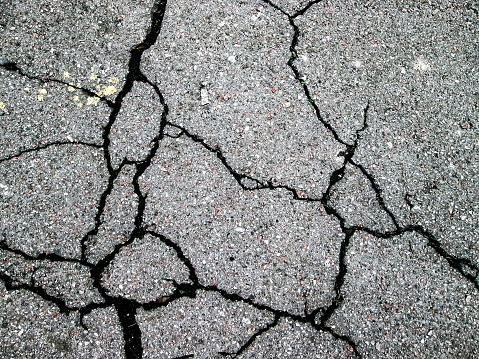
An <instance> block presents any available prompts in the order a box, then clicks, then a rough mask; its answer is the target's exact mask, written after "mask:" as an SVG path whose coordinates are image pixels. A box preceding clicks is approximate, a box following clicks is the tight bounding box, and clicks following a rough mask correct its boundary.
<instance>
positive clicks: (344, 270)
mask: <svg viewBox="0 0 479 359" xmlns="http://www.w3.org/2000/svg"><path fill="white" fill-rule="evenodd" d="M263 2H265V3H267V4H269V5H270V6H271V7H273V8H274V9H275V10H277V11H279V12H281V13H282V14H283V15H285V16H286V17H287V18H288V22H289V25H290V26H291V27H292V29H293V39H292V42H291V45H290V52H291V57H290V58H289V60H288V62H287V65H288V66H289V68H290V69H291V71H292V72H293V74H294V77H295V79H296V80H297V81H298V83H299V84H300V85H301V88H302V89H303V92H304V94H305V95H306V97H307V99H308V101H309V104H310V105H311V106H312V108H313V110H314V113H315V114H316V118H317V120H318V121H319V123H320V124H321V125H322V126H323V127H324V128H325V129H326V130H327V131H328V133H329V134H330V135H332V136H333V138H334V139H335V141H337V142H338V143H339V144H341V145H343V146H345V151H344V152H342V153H341V154H340V155H341V156H342V157H343V158H344V160H343V162H342V165H341V167H340V168H338V169H336V170H334V171H333V172H332V173H331V175H330V177H329V184H328V187H327V189H326V190H325V191H324V193H323V195H322V196H321V197H320V198H314V197H311V196H306V195H303V194H302V192H300V191H299V190H298V189H296V188H294V187H291V186H288V185H277V184H275V183H274V182H273V181H262V180H259V179H257V178H254V177H252V176H249V175H247V174H244V173H239V172H238V171H236V170H235V169H234V168H233V167H232V166H231V165H230V164H229V163H228V161H227V159H226V157H225V155H224V153H223V152H222V151H221V149H220V148H219V147H213V146H210V145H209V144H207V143H206V141H205V140H204V139H202V138H201V137H200V136H198V135H196V134H192V133H191V132H190V131H188V130H187V129H186V128H184V127H182V126H179V125H177V124H175V123H172V122H170V121H168V119H167V116H168V105H167V103H166V101H165V98H164V96H163V94H162V92H161V91H160V88H159V87H158V85H157V84H155V83H153V82H152V81H150V80H149V79H148V78H147V77H146V76H145V75H144V74H143V73H142V72H141V70H140V62H141V57H142V55H143V53H144V51H146V50H147V49H148V48H150V47H151V46H152V45H154V44H155V43H156V41H157V38H158V35H159V34H160V31H161V27H162V22H163V17H164V14H165V9H166V5H167V0H159V1H156V2H155V4H154V5H153V9H152V16H151V26H150V28H149V30H148V32H147V35H146V37H145V38H144V40H143V41H142V42H141V43H140V44H138V45H136V46H135V47H133V48H132V49H131V50H130V53H131V56H130V60H129V64H128V74H127V76H126V82H125V84H124V86H123V88H122V90H121V91H120V92H119V93H118V95H117V96H116V98H115V100H114V101H110V100H108V99H106V98H103V97H101V98H100V99H101V100H102V101H104V102H105V103H106V104H107V105H108V106H109V107H110V108H111V112H110V116H109V120H108V123H107V125H106V126H105V128H104V129H103V133H102V138H103V143H102V144H101V145H98V144H92V143H87V142H79V141H78V142H71V141H70V142H52V143H48V144H42V145H38V146H36V147H34V148H31V149H26V150H23V151H20V152H18V153H17V154H15V155H12V156H9V157H7V158H3V159H0V163H2V162H5V161H9V160H12V159H14V158H15V157H19V156H21V155H22V154H25V153H29V152H33V151H38V150H41V149H45V148H48V147H51V146H64V145H83V146H90V147H94V148H101V149H102V150H103V154H104V158H105V163H106V167H107V169H108V173H109V177H108V184H107V188H106V189H105V190H104V191H103V193H102V194H101V196H100V200H99V203H98V207H97V213H96V216H95V220H94V222H95V227H94V229H92V230H91V231H89V232H88V233H87V234H86V235H85V236H84V237H83V238H82V239H81V249H82V251H81V253H82V254H81V258H79V259H78V258H66V257H62V256H60V255H57V254H53V253H41V254H38V255H36V256H34V255H30V254H27V253H25V252H23V251H21V250H19V249H14V248H11V247H10V246H9V245H7V243H6V241H5V240H3V241H0V249H1V250H4V251H7V252H10V253H12V254H15V255H19V256H21V257H22V258H23V259H25V260H28V261H44V260H48V261H51V262H70V263H75V264H79V265H82V266H85V267H87V268H88V269H89V270H90V274H91V277H92V278H93V286H94V287H95V288H96V289H97V290H98V292H99V293H100V295H101V296H102V298H103V302H102V303H90V304H88V305H86V306H83V307H70V306H68V305H66V303H65V302H64V301H63V300H61V299H59V298H57V297H55V296H53V295H50V294H48V293H47V292H46V290H45V289H43V288H42V287H39V286H35V285H34V283H33V281H32V283H29V284H26V283H19V282H17V281H16V280H15V279H14V278H12V277H11V276H10V275H7V274H0V279H1V280H2V281H3V282H4V283H5V287H6V289H7V290H18V289H23V290H27V291H29V292H32V293H34V294H36V295H38V296H40V297H41V298H43V299H44V300H46V301H48V302H50V303H53V304H55V305H56V306H57V307H58V308H59V310H60V311H61V312H62V313H69V312H74V311H78V312H79V313H80V324H81V325H82V326H83V327H85V328H86V326H85V325H84V324H83V318H84V316H85V315H87V314H89V313H91V312H92V311H93V310H95V309H98V308H106V307H112V306H113V307H114V308H115V310H116V312H117V315H118V319H119V322H120V325H121V327H122V330H123V338H124V350H125V356H126V358H128V359H130V358H142V356H143V348H142V334H141V330H140V327H139V325H138V323H137V319H136V314H137V310H138V309H139V308H141V309H143V310H146V311H151V310H154V309H158V308H160V307H165V306H167V305H169V304H170V303H172V302H173V301H175V300H177V299H180V298H195V297H196V294H197V292H198V291H207V292H214V293H217V294H219V295H221V297H223V298H224V299H226V300H228V301H231V302H240V303H244V304H246V305H249V306H251V307H253V308H255V309H257V310H260V311H266V312H268V313H270V314H272V315H273V316H274V320H273V321H271V322H270V323H268V324H266V325H265V326H264V327H262V328H261V329H259V330H257V331H256V332H255V333H253V334H252V335H251V336H250V337H249V338H248V339H247V340H246V341H245V343H244V344H243V345H242V346H241V347H240V349H239V350H238V351H237V352H235V353H226V352H220V353H218V354H219V355H222V356H235V357H236V356H238V355H240V354H242V353H243V352H244V351H245V350H247V349H248V348H249V347H250V346H251V345H252V344H253V343H254V342H255V340H256V339H257V338H258V337H260V336H261V335H263V334H265V333H266V332H267V331H269V330H270V329H272V328H274V327H275V326H276V325H277V324H278V322H279V320H280V319H281V318H288V319H291V320H293V321H296V322H298V323H305V324H309V325H311V326H312V327H313V328H314V329H316V330H317V331H321V332H326V333H329V334H331V335H332V336H333V337H334V338H336V339H337V340H340V341H343V342H345V343H347V344H348V345H349V346H350V347H351V348H352V351H353V352H354V354H355V355H356V356H357V357H358V358H361V354H360V352H359V350H358V347H357V344H356V343H355V342H354V341H353V340H352V339H351V338H350V337H349V336H346V335H342V334H338V333H336V332H335V331H334V330H333V328H331V327H330V326H328V321H329V320H330V319H331V318H332V316H333V315H334V314H335V311H336V310H337V309H338V308H340V307H341V305H342V303H343V301H344V295H343V292H342V291H343V285H344V282H345V279H346V276H347V274H348V267H347V259H346V257H347V252H348V248H349V246H350V244H351V243H350V242H351V239H352V238H353V236H354V235H355V233H356V232H362V231H364V232H367V233H370V234H372V235H374V236H376V237H379V238H392V237H395V236H400V235H402V234H404V233H411V232H413V233H417V234H419V235H421V236H422V237H424V238H426V239H427V241H428V243H429V245H430V246H431V247H432V248H433V249H434V250H435V252H436V253H437V254H438V255H439V256H441V257H442V258H444V259H445V260H446V261H447V262H448V264H449V265H450V266H451V267H452V268H454V269H455V270H457V271H458V272H459V273H461V275H462V276H464V278H466V279H467V280H468V281H470V282H471V283H472V284H473V285H474V286H475V287H476V289H478V290H479V282H478V279H479V268H478V267H477V266H475V265H474V264H473V263H472V261H470V260H468V259H464V258H458V257H455V256H453V255H451V254H449V253H448V252H447V251H446V250H445V249H444V247H443V246H442V245H441V243H440V242H439V241H438V240H437V239H436V238H435V237H434V235H433V234H432V233H430V232H429V231H427V230H426V229H424V227H422V226H412V225H409V226H401V225H400V224H399V222H398V221H397V219H396V217H395V215H394V214H393V212H392V211H391V210H390V209H389V208H388V207H387V205H386V202H385V200H384V199H383V196H382V191H381V188H380V186H379V184H378V183H377V181H376V179H375V178H374V176H373V175H371V174H370V173H369V172H368V170H367V169H366V168H365V167H364V166H363V165H361V164H359V163H357V162H356V161H355V160H354V159H353V157H354V155H355V151H356V149H357V147H358V146H359V142H360V139H361V134H362V133H363V132H364V131H366V130H367V128H368V122H367V121H368V111H369V109H370V104H369V102H368V103H367V104H366V105H365V108H364V116H363V125H362V127H361V128H360V129H358V130H357V131H356V135H355V140H354V142H353V143H352V144H351V143H347V142H345V141H343V140H342V139H341V138H340V136H339V134H338V132H337V131H336V129H335V128H334V127H333V126H332V125H331V124H330V123H328V122H327V121H326V120H325V119H324V118H323V117H322V115H321V112H320V110H319V107H318V105H317V104H316V102H315V101H314V99H313V98H312V95H311V92H310V90H309V88H308V85H307V84H306V83H305V81H304V80H303V79H304V77H303V75H302V74H301V73H300V71H299V70H298V68H297V67H296V66H295V64H294V62H295V60H296V59H297V58H298V54H297V51H296V46H297V44H298V41H299V36H300V30H299V27H298V26H297V25H296V24H295V18H296V17H298V16H300V15H303V14H305V13H306V11H307V10H308V9H310V8H311V6H313V5H314V4H316V3H318V1H310V2H309V3H308V4H307V5H306V6H305V7H304V8H302V9H300V10H298V11H296V12H295V13H294V14H293V15H290V14H288V13H287V12H285V11H284V10H283V9H281V8H280V7H279V6H277V5H275V4H273V3H272V2H271V1H270V0H263ZM476 13H477V12H476ZM0 66H1V67H3V68H5V69H6V70H9V71H15V72H17V73H19V74H20V75H22V76H26V77H28V78H30V79H34V80H38V81H41V82H49V81H52V82H57V83H61V84H65V85H68V84H67V83H65V82H63V81H60V80H56V79H48V78H46V79H44V78H39V77H36V76H33V75H30V74H27V73H26V72H24V71H23V70H21V69H19V68H18V67H17V65H15V64H14V63H4V64H2V65H0ZM135 82H143V83H146V84H148V85H150V86H151V87H152V88H153V89H154V91H155V93H156V94H157V96H158V98H159V100H160V103H161V105H162V106H163V111H162V115H161V123H160V129H159V132H158V134H157V135H156V136H155V137H154V138H153V139H152V140H151V148H150V150H149V153H148V155H147V156H146V158H145V159H143V160H140V161H131V160H126V159H123V161H122V162H121V164H120V165H119V167H118V168H113V166H112V163H111V162H112V161H111V155H110V152H109V146H110V132H111V129H112V127H113V125H114V124H115V121H116V120H117V116H118V114H119V112H120V109H121V107H122V104H123V100H124V99H125V97H126V96H127V94H128V93H130V91H131V90H132V88H133V85H134V83H135ZM78 89H80V90H81V91H83V92H84V93H85V94H87V95H89V96H97V95H96V94H95V93H94V92H93V91H90V90H88V89H85V88H78ZM167 126H171V127H174V128H176V129H177V130H179V133H178V134H177V135H169V134H165V128H166V127H167ZM182 136H184V137H187V138H188V139H190V140H191V141H193V142H195V143H198V144H200V145H201V146H202V147H203V148H204V149H205V150H207V151H209V152H211V153H213V154H214V155H215V156H216V158H217V159H218V161H220V163H221V164H222V165H223V166H224V168H226V169H227V171H228V173H229V174H230V175H231V176H232V177H233V178H234V179H235V180H236V182H237V183H238V185H239V186H240V187H241V188H242V189H243V190H245V191H255V190H259V189H268V190H277V189H283V190H286V191H288V192H289V193H290V194H291V195H292V198H293V199H294V200H298V201H309V202H319V203H321V205H322V207H323V208H324V210H325V211H326V213H327V214H328V215H329V216H331V217H333V218H334V219H335V220H337V221H338V222H339V226H340V228H341V231H342V234H343V235H344V238H343V239H342V242H341V246H340V251H339V255H338V257H339V258H338V261H339V270H338V272H337V274H336V277H335V281H334V298H333V300H332V302H331V304H329V305H327V306H325V307H319V308H316V309H314V310H312V311H311V312H309V313H308V312H307V311H306V310H305V312H304V315H296V314H293V313H290V312H288V311H284V310H279V309H276V308H273V307H271V306H268V305H265V304H259V303H257V302H255V301H254V300H253V299H250V298H244V297H242V296H240V295H238V294H236V293H230V292H228V291H227V290H225V289H222V288H219V287H218V286H216V285H204V284H202V283H201V281H200V278H198V275H197V272H196V268H195V267H194V265H193V264H192V262H191V261H190V259H189V258H188V257H187V255H186V254H185V252H184V250H183V249H182V248H181V246H180V245H178V244H177V243H175V242H174V241H173V240H171V239H170V238H167V237H166V236H164V235H163V234H161V233H157V232H154V231H151V230H147V229H146V228H145V224H144V220H143V216H144V213H145V208H146V200H147V196H148V194H147V193H146V194H145V193H143V192H142V191H141V185H140V183H139V179H140V177H141V176H142V175H143V174H144V173H145V171H146V170H147V169H148V168H149V166H150V165H151V163H152V161H153V158H154V157H155V155H156V154H157V151H158V149H159V146H160V141H162V140H163V139H164V138H165V137H171V138H179V137H182ZM125 165H133V166H134V167H135V169H136V171H135V173H134V175H133V181H132V184H133V188H134V193H135V195H136V196H137V198H138V204H137V209H136V216H135V219H134V229H133V230H132V231H131V233H130V235H129V238H128V239H127V240H126V241H124V242H123V243H121V244H118V245H116V246H115V248H114V249H113V250H112V251H111V252H110V253H109V254H108V255H106V256H105V257H104V258H102V259H101V260H100V261H98V263H97V264H95V265H94V264H92V263H90V262H89V261H88V258H87V241H88V239H89V238H90V237H91V236H94V235H96V234H97V233H98V231H99V228H100V226H101V221H102V216H103V214H104V212H105V207H106V201H107V198H108V196H109V195H110V194H111V192H112V190H113V185H114V182H115V180H116V179H117V178H118V176H119V174H120V172H121V170H122V169H123V167H124V166H125ZM347 165H350V166H354V167H356V168H357V169H359V170H360V172H361V173H362V174H363V175H364V176H365V177H366V178H367V179H368V182H369V184H370V186H371V188H372V189H373V190H374V192H375V199H376V201H377V202H378V203H379V205H380V207H381V209H382V210H383V211H384V212H385V213H386V214H387V215H388V217H389V218H390V219H391V220H392V222H393V223H394V227H395V229H394V230H392V231H385V232H380V231H375V230H373V229H370V228H368V227H363V226H347V225H346V220H345V218H344V217H343V216H341V215H340V213H339V212H338V210H337V209H336V208H334V206H333V205H332V204H331V203H330V195H331V192H332V189H333V188H334V186H336V185H337V184H338V183H339V182H340V181H341V180H342V179H343V178H344V175H345V170H346V166H347ZM406 202H408V204H410V201H409V200H408V199H406ZM145 235H151V236H153V237H155V238H157V239H158V240H159V241H161V242H162V243H163V244H164V245H166V246H167V247H169V248H170V249H172V250H173V251H174V252H175V253H176V257H177V258H178V259H179V260H180V261H181V262H182V263H183V265H184V266H185V267H186V268H187V270H188V279H189V281H190V282H188V283H178V282H176V281H175V280H173V279H166V280H168V281H170V282H171V283H172V284H173V286H174V291H173V293H172V294H171V295H168V296H163V297H160V298H157V299H156V300H153V301H150V302H147V303H140V302H138V301H135V300H131V299H126V298H123V297H118V296H113V295H111V294H110V293H108V292H107V290H106V289H105V287H104V285H103V283H102V278H103V274H104V273H105V270H106V269H107V267H108V266H109V265H110V264H111V263H112V262H113V261H114V259H115V258H116V256H117V255H118V254H119V253H120V251H121V250H122V249H123V248H125V247H126V246H129V245H131V244H132V243H133V242H134V241H135V240H138V239H141V238H143V237H144V236H145ZM192 357H194V355H193V354H190V355H185V356H182V357H179V358H192Z"/></svg>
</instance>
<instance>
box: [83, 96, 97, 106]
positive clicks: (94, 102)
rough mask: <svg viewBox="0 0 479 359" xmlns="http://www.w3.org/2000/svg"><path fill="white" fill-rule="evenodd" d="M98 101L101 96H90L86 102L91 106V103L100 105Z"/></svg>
mask: <svg viewBox="0 0 479 359" xmlns="http://www.w3.org/2000/svg"><path fill="white" fill-rule="evenodd" d="M98 102H100V98H99V97H88V99H87V100H86V104H87V106H91V105H95V106H96V105H98Z"/></svg>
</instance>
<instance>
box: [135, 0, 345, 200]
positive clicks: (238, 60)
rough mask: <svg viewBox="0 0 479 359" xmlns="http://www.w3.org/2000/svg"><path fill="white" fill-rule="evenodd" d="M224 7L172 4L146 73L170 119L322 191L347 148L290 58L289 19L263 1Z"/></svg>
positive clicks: (268, 175) (268, 173)
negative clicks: (321, 120) (322, 122)
mask: <svg viewBox="0 0 479 359" xmlns="http://www.w3.org/2000/svg"><path fill="white" fill-rule="evenodd" d="M223 4H224V2H223V1H213V2H208V3H201V4H197V3H193V2H190V1H177V2H175V3H172V5H171V6H170V7H169V8H168V11H167V13H166V15H165V20H164V24H163V26H164V28H165V31H164V32H163V33H162V34H161V35H160V39H159V43H158V45H157V46H155V47H153V48H152V49H151V50H149V51H148V52H147V53H146V54H145V58H144V61H143V63H142V67H143V68H144V69H145V73H146V74H151V76H152V77H153V78H154V79H155V80H156V81H158V82H159V84H160V87H161V89H162V90H164V96H165V99H166V101H167V102H168V104H169V107H170V113H169V119H170V121H172V122H173V123H176V124H179V125H181V126H184V127H186V128H187V129H188V130H189V131H190V132H192V133H198V134H199V135H200V136H201V137H203V138H204V139H205V140H206V141H207V142H208V143H209V144H210V145H212V146H217V145H218V146H219V147H220V148H221V149H222V151H223V154H224V155H225V157H226V158H227V159H228V161H229V162H230V164H231V166H233V168H235V169H236V170H237V171H239V172H243V173H247V174H249V175H252V176H253V177H255V178H259V179H262V180H263V181H267V180H273V181H275V182H276V183H280V184H286V183H287V184H289V185H292V186H297V187H299V188H300V189H301V190H303V191H306V192H307V193H312V194H316V195H317V194H320V193H321V190H324V189H325V188H326V186H327V184H328V182H327V179H328V177H329V174H330V173H331V172H332V170H334V169H336V168H338V167H339V165H340V164H341V158H339V157H338V154H339V152H340V151H341V150H343V149H344V147H343V146H341V144H339V143H336V142H334V141H333V138H332V136H331V133H328V131H327V130H325V128H324V127H323V126H318V123H317V121H316V119H315V116H314V113H313V111H312V108H311V107H309V106H307V103H308V99H307V98H306V97H305V96H304V93H303V92H302V91H301V87H300V85H299V84H298V82H297V81H296V80H295V79H294V77H293V76H292V73H291V70H290V69H289V68H288V66H287V64H286V62H287V60H288V58H289V57H290V56H291V54H290V51H289V45H290V43H291V40H292V33H291V31H290V30H289V28H288V20H287V19H285V18H284V17H283V16H282V15H281V13H279V12H278V11H275V10H274V9H273V8H272V7H270V6H266V4H263V3H261V2H242V3H241V2H239V3H237V2H233V3H231V4H230V6H228V7H224V6H223ZM212 7H217V8H218V10H217V11H213V12H212V11H211V8H212ZM198 20H200V21H201V26H198ZM159 64H162V65H161V67H162V68H163V69H164V70H165V71H157V70H156V69H157V67H158V65H159ZM201 89H204V90H205V91H206V92H207V94H208V100H209V102H208V104H206V105H201V93H200V92H201Z"/></svg>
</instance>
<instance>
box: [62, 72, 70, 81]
mask: <svg viewBox="0 0 479 359" xmlns="http://www.w3.org/2000/svg"><path fill="white" fill-rule="evenodd" d="M69 77H70V73H69V72H67V71H65V72H64V73H63V78H64V79H67V78H69Z"/></svg>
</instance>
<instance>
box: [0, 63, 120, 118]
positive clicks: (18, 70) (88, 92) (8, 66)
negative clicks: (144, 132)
mask: <svg viewBox="0 0 479 359" xmlns="http://www.w3.org/2000/svg"><path fill="white" fill-rule="evenodd" d="M0 67H3V68H4V69H5V70H8V71H12V72H16V73H18V74H20V75H21V76H24V77H27V78H29V79H30V80H36V81H39V82H41V83H44V84H45V83H49V82H54V83H58V84H61V85H65V86H71V87H73V88H75V89H76V90H80V91H81V92H83V93H84V94H85V95H87V96H90V97H96V98H98V99H100V101H103V102H105V103H106V104H107V106H108V107H110V108H113V107H114V103H113V101H111V100H109V99H107V98H106V97H103V96H98V95H97V93H96V92H94V91H92V90H90V89H87V88H84V87H82V86H78V85H75V84H72V83H68V82H66V81H63V80H58V79H55V78H49V77H39V76H35V75H31V74H29V73H27V72H25V71H23V70H22V69H21V68H19V67H18V66H17V64H15V63H14V62H7V63H4V64H1V63H0Z"/></svg>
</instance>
